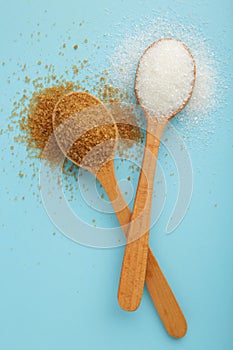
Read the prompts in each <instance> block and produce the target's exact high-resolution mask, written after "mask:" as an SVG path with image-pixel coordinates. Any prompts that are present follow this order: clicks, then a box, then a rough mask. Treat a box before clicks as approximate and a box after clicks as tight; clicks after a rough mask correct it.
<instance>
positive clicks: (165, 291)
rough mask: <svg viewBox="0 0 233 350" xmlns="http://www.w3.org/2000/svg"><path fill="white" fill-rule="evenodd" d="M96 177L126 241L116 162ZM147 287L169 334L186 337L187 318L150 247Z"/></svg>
mask: <svg viewBox="0 0 233 350" xmlns="http://www.w3.org/2000/svg"><path fill="white" fill-rule="evenodd" d="M96 176H97V178H98V180H99V181H100V183H101V184H102V186H103V187H104V189H105V191H106V193H107V194H108V197H109V199H110V201H111V203H112V206H113V208H114V210H115V212H116V215H117V218H118V220H119V223H120V225H121V227H122V229H123V232H124V234H125V236H126V237H127V231H128V227H129V225H128V224H129V222H130V218H131V211H130V209H129V207H128V206H127V203H126V201H125V199H124V197H123V195H122V193H121V190H120V189H119V185H118V182H117V179H116V176H115V171H114V163H113V161H110V162H108V163H106V164H105V165H104V166H103V167H102V168H101V169H100V171H99V172H98V174H97V175H96ZM146 285H147V288H148V291H149V293H150V296H151V299H152V301H153V303H154V306H155V308H156V310H157V312H158V314H159V316H160V318H161V320H162V322H163V324H164V327H165V329H166V330H167V332H168V334H169V335H171V336H172V337H175V338H181V337H183V336H184V335H185V334H186V331H187V323H186V320H185V317H184V315H183V313H182V311H181V308H180V306H179V304H178V302H177V301H176V298H175V296H174V294H173V292H172V290H171V288H170V286H169V284H168V282H167V280H166V278H165V277H164V275H163V273H162V271H161V269H160V267H159V264H158V262H157V260H156V258H155V256H154V255H153V252H152V251H151V249H150V247H149V248H148V260H147V270H146Z"/></svg>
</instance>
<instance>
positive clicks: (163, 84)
mask: <svg viewBox="0 0 233 350" xmlns="http://www.w3.org/2000/svg"><path fill="white" fill-rule="evenodd" d="M194 78H195V64H194V60H193V58H192V56H191V54H190V52H189V51H188V49H187V47H186V46H185V45H184V44H183V43H182V42H180V41H178V40H173V39H163V40H159V41H157V42H155V43H154V44H152V45H151V46H150V47H149V48H148V49H147V50H146V51H145V53H144V55H143V56H142V58H141V60H140V63H139V66H138V69H137V76H136V86H135V87H136V91H137V97H138V99H139V100H140V104H141V106H142V107H143V108H144V109H146V110H147V111H148V112H149V113H150V114H152V115H155V116H156V117H169V116H172V115H174V113H176V112H177V111H178V110H179V109H180V108H181V107H182V106H184V105H185V104H186V102H187V101H188V99H189V98H190V95H191V92H192V90H193V84H194Z"/></svg>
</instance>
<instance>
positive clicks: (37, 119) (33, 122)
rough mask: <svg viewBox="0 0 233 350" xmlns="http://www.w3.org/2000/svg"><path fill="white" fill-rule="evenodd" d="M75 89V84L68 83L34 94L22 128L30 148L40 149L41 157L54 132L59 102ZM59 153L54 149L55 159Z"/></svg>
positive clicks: (23, 119)
mask: <svg viewBox="0 0 233 350" xmlns="http://www.w3.org/2000/svg"><path fill="white" fill-rule="evenodd" d="M73 88H74V85H73V83H67V84H66V85H59V86H57V87H52V88H46V89H44V90H42V91H40V92H38V93H34V94H33V97H32V99H31V101H30V104H29V109H28V113H27V115H26V116H24V117H23V118H22V119H21V121H20V127H21V130H23V131H25V132H26V135H27V143H28V148H36V149H39V150H40V154H39V155H41V153H42V151H43V149H44V148H45V146H46V143H47V142H48V140H49V137H50V136H51V134H52V132H53V125H52V113H53V109H54V107H55V105H56V103H57V101H58V100H59V98H60V97H61V96H63V95H64V94H66V93H68V92H70V91H72V90H73ZM57 152H58V150H57V149H56V147H54V158H56V157H55V156H56V154H57Z"/></svg>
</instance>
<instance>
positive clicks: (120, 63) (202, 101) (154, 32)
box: [109, 13, 223, 141]
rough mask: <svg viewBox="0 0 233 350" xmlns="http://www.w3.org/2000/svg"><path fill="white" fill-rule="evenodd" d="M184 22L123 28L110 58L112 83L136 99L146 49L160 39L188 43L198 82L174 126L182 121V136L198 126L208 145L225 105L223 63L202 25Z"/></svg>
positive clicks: (157, 19)
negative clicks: (137, 74)
mask: <svg viewBox="0 0 233 350" xmlns="http://www.w3.org/2000/svg"><path fill="white" fill-rule="evenodd" d="M128 21H130V20H128ZM182 21H183V18H179V17H178V16H177V15H176V14H175V13H174V18H173V20H172V21H171V18H170V16H166V15H164V16H163V17H158V16H157V17H156V15H155V16H154V18H153V19H150V18H148V17H145V18H144V17H142V18H141V20H140V22H137V23H136V22H134V21H133V19H131V21H130V24H129V28H128V30H127V29H126V28H125V27H123V26H122V24H119V28H118V31H119V34H118V39H117V42H116V41H114V48H113V52H112V54H111V56H109V61H110V62H109V64H110V67H111V79H112V81H113V83H114V84H115V85H116V86H117V87H119V89H121V90H126V91H127V93H128V94H129V95H130V96H131V97H132V99H134V98H135V94H134V81H135V72H136V69H137V65H138V62H139V60H140V57H141V56H142V54H143V53H144V51H145V49H146V48H147V47H148V46H149V45H150V44H151V43H152V42H154V41H156V40H158V39H160V38H166V37H172V38H175V39H178V40H180V41H182V42H184V43H185V44H186V45H187V46H188V47H189V49H190V50H191V52H192V55H193V57H194V58H195V62H196V80H195V86H194V91H193V94H192V98H191V100H190V101H189V103H188V104H187V106H186V107H185V108H184V109H183V111H182V112H181V113H179V114H178V116H177V117H176V118H175V119H174V122H176V123H178V124H177V126H178V125H179V121H181V123H180V125H181V126H182V132H183V133H184V134H187V133H188V134H189V135H191V131H192V132H193V131H195V130H197V126H198V125H199V126H201V128H200V127H199V128H198V130H199V132H198V139H201V140H202V141H205V140H207V139H209V138H210V133H212V131H213V129H214V127H215V121H214V118H213V113H214V112H215V111H216V110H217V108H218V107H219V105H220V104H222V96H221V86H222V85H223V81H222V80H223V79H222V77H221V76H220V75H219V73H218V70H219V62H218V61H217V58H216V56H215V53H214V52H213V49H212V48H211V43H208V41H207V40H206V38H205V37H204V34H203V33H202V32H201V25H200V23H199V24H198V26H197V27H195V26H193V25H187V24H183V23H182ZM187 22H189V21H188V20H187ZM197 28H198V29H197ZM115 40H116V39H115ZM217 87H218V91H217ZM196 137H197V136H196Z"/></svg>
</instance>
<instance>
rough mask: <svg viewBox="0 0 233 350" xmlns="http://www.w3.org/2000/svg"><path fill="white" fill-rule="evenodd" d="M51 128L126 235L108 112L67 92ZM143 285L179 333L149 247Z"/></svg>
mask: <svg viewBox="0 0 233 350" xmlns="http://www.w3.org/2000/svg"><path fill="white" fill-rule="evenodd" d="M53 128H54V132H55V137H56V140H57V143H58V145H59V147H60V148H61V150H62V152H63V153H64V154H65V156H66V157H67V158H68V159H70V160H71V161H72V162H73V163H74V164H76V165H77V166H79V167H83V168H85V169H87V170H88V171H90V172H91V173H93V174H95V176H96V177H97V179H98V180H99V182H100V183H101V184H102V186H103V187H104V189H105V191H106V193H107V195H108V197H109V199H110V201H111V203H112V206H113V209H114V211H115V212H116V215H117V218H118V220H119V223H120V225H121V227H122V229H123V232H124V233H125V235H126V236H127V230H128V224H129V222H130V217H131V212H130V209H129V207H128V205H127V203H126V201H125V199H124V197H123V195H122V193H121V190H120V188H119V185H118V182H117V179H116V175H115V170H114V153H115V150H116V146H117V139H118V130H117V126H116V123H115V121H114V119H113V117H112V115H111V114H110V112H109V111H108V110H107V108H106V107H105V106H104V105H103V104H102V102H101V101H100V100H98V99H97V98H96V97H94V96H92V95H90V94H88V93H86V92H71V93H69V94H66V95H64V96H62V97H61V98H60V100H59V101H58V102H57V104H56V106H55V108H54V111H53ZM146 285H147V288H148V290H149V293H150V296H151V298H152V300H153V303H154V305H155V307H156V309H157V311H158V313H159V315H160V317H161V319H162V321H163V323H164V326H165V328H166V330H167V332H168V333H169V334H170V335H171V336H173V337H176V338H179V337H181V336H183V335H184V333H185V332H186V321H185V319H184V316H183V314H182V311H181V309H180V307H179V305H178V303H177V301H176V298H175V296H174V294H173V292H172V290H171V288H170V287H169V284H168V282H167V280H166V278H165V277H164V275H163V273H162V271H161V269H160V267H159V265H158V262H157V260H156V258H155V256H154V255H153V253H152V251H151V249H150V247H148V263H147V271H146Z"/></svg>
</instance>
